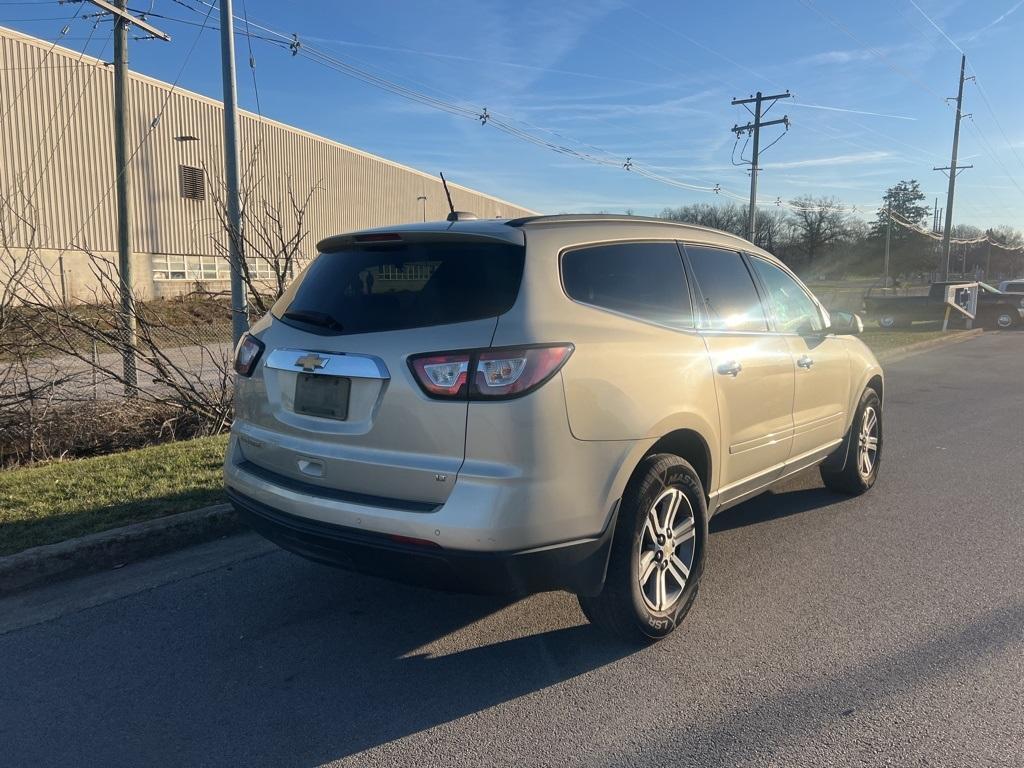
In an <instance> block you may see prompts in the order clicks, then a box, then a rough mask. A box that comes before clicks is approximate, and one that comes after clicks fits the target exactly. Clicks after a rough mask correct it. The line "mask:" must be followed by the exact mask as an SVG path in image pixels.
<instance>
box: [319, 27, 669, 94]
mask: <svg viewBox="0 0 1024 768" xmlns="http://www.w3.org/2000/svg"><path fill="white" fill-rule="evenodd" d="M303 39H304V40H310V41H312V42H314V43H324V44H327V45H337V46H343V47H347V48H368V49H371V50H376V51H388V52H390V53H402V54H409V55H412V56H427V57H429V58H433V59H447V60H450V61H465V62H469V63H472V64H486V65H487V66H495V67H512V68H515V69H526V70H531V71H533V72H541V73H546V74H554V75H566V76H568V77H583V78H586V79H588V80H603V81H606V82H611V83H628V84H630V85H643V86H651V81H649V80H632V79H630V78H626V77H613V76H610V75H596V74H593V73H591V72H576V71H574V70H571V69H558V68H556V67H541V66H537V65H534V64H524V63H522V62H517V61H497V60H495V59H483V58H476V57H473V56H460V55H458V54H454V53H443V52H441V51H422V50H418V49H415V48H402V47H400V46H395V45H376V44H373V43H359V42H356V41H354V40H341V39H338V38H333V37H315V36H312V35H303Z"/></svg>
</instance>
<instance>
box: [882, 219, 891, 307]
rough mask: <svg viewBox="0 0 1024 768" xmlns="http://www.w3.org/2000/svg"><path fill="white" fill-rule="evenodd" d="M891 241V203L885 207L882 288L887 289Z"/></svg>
mask: <svg viewBox="0 0 1024 768" xmlns="http://www.w3.org/2000/svg"><path fill="white" fill-rule="evenodd" d="M891 239H892V201H891V200H890V201H888V202H887V203H886V205H885V274H884V276H883V277H882V287H883V288H888V287H889V241H890V240H891Z"/></svg>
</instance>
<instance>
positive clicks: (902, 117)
mask: <svg viewBox="0 0 1024 768" xmlns="http://www.w3.org/2000/svg"><path fill="white" fill-rule="evenodd" d="M1020 1H1021V3H1024V0H1020ZM790 103H791V104H792V105H793V106H794V107H807V108H808V109H827V110H828V111H829V112H849V113H850V114H852V115H870V116H871V117H889V118H892V119H893V120H917V118H916V117H907V116H906V115H887V114H885V113H884V112H865V111H864V110H863V109H846V108H845V107H826V106H824V105H822V104H806V103H803V102H799V101H793V102H790Z"/></svg>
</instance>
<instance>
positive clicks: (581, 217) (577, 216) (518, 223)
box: [505, 213, 748, 243]
mask: <svg viewBox="0 0 1024 768" xmlns="http://www.w3.org/2000/svg"><path fill="white" fill-rule="evenodd" d="M582 221H621V222H624V223H628V224H664V225H667V226H674V227H684V228H686V229H699V230H701V231H704V232H714V233H715V234H718V235H725V236H726V237H732V238H735V239H736V240H741V241H743V242H744V243H746V242H748V241H747V240H746V239H744V238H743V237H741V236H740V235H737V234H734V233H732V232H726V231H725V230H723V229H715V228H714V227H705V226H704V225H702V224H687V223H686V222H684V221H673V220H672V219H660V218H657V217H654V216H629V215H627V214H624V213H558V214H553V215H549V216H544V215H540V216H522V217H520V218H518V219H509V220H508V221H506V222H505V224H507V225H508V226H510V227H522V226H525V225H526V224H562V223H564V224H570V223H573V222H582Z"/></svg>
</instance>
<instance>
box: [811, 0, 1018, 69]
mask: <svg viewBox="0 0 1024 768" xmlns="http://www.w3.org/2000/svg"><path fill="white" fill-rule="evenodd" d="M1021 2H1024V0H1021ZM874 58H877V56H876V54H875V52H874V51H869V50H839V51H822V52H821V53H815V54H812V55H810V56H804V57H803V58H800V59H797V60H796V61H795V62H794V64H796V65H807V66H819V65H822V64H850V63H853V62H858V61H869V60H871V59H874Z"/></svg>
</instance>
